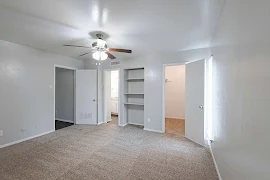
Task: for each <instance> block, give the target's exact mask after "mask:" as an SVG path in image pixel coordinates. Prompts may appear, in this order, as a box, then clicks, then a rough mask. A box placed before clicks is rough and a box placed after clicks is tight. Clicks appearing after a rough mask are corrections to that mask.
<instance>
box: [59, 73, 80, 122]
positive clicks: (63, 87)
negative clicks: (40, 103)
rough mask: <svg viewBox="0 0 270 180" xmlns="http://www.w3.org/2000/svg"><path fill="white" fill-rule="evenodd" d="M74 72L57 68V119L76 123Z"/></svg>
mask: <svg viewBox="0 0 270 180" xmlns="http://www.w3.org/2000/svg"><path fill="white" fill-rule="evenodd" d="M74 74H75V73H74V70H70V69H63V68H56V71H55V118H56V119H63V120H68V121H72V122H74V103H75V101H74V100H75V97H74V86H75V80H74Z"/></svg>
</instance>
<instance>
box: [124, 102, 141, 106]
mask: <svg viewBox="0 0 270 180" xmlns="http://www.w3.org/2000/svg"><path fill="white" fill-rule="evenodd" d="M124 104H125V105H135V106H144V104H142V103H131V102H127V103H124Z"/></svg>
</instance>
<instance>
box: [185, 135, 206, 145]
mask: <svg viewBox="0 0 270 180" xmlns="http://www.w3.org/2000/svg"><path fill="white" fill-rule="evenodd" d="M185 138H187V139H188V140H190V141H192V142H194V143H196V144H199V145H200V146H204V147H205V146H206V144H204V145H202V144H200V143H198V142H197V141H194V140H193V139H191V138H189V137H187V136H185Z"/></svg>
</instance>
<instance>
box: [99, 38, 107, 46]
mask: <svg viewBox="0 0 270 180" xmlns="http://www.w3.org/2000/svg"><path fill="white" fill-rule="evenodd" d="M105 45H106V41H104V40H102V39H98V40H97V46H98V47H99V48H104V47H105Z"/></svg>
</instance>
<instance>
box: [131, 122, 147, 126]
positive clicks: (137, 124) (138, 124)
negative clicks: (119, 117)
mask: <svg viewBox="0 0 270 180" xmlns="http://www.w3.org/2000/svg"><path fill="white" fill-rule="evenodd" d="M128 124H131V125H136V126H144V124H140V123H133V122H128Z"/></svg>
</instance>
